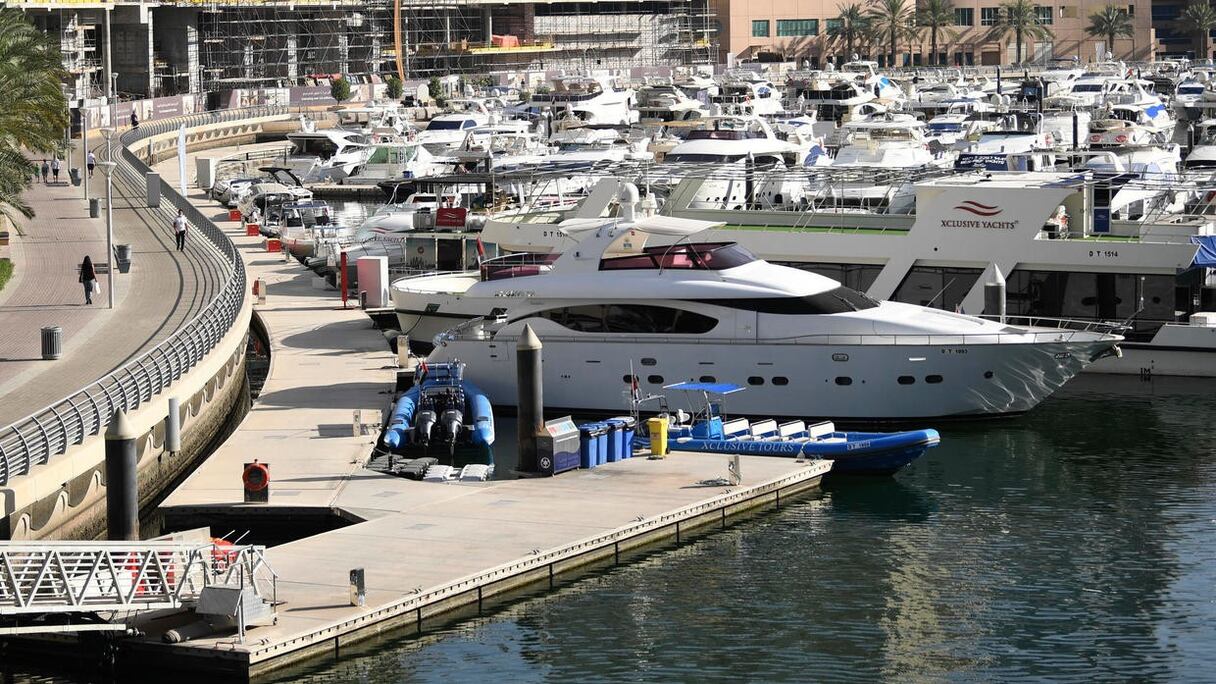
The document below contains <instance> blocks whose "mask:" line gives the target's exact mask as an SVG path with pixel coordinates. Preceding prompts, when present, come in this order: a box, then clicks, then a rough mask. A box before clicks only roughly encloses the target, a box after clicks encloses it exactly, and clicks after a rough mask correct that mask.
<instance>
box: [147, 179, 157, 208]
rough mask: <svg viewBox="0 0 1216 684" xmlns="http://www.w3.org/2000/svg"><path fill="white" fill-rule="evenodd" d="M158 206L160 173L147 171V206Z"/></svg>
mask: <svg viewBox="0 0 1216 684" xmlns="http://www.w3.org/2000/svg"><path fill="white" fill-rule="evenodd" d="M159 206H160V174H159V173H153V172H151V171H149V172H148V207H149V208H151V209H155V208H157V207H159Z"/></svg>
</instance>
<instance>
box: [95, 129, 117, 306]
mask: <svg viewBox="0 0 1216 684" xmlns="http://www.w3.org/2000/svg"><path fill="white" fill-rule="evenodd" d="M112 132H113V131H111V133H112ZM109 139H110V136H108V135H107V136H106V141H107V142H108V141H109ZM98 166H100V167H101V172H102V173H104V174H105V175H106V253H107V254H108V255H109V256H107V257H106V288H107V289H108V290H109V292H107V293H106V299H107V302H108V305H107V308H110V309H113V308H114V178H113V177H114V167H116V166H118V164H115V163H114V162H112V161H110V160H109V159H107V160H106V161H103V162H101V163H100V164H98Z"/></svg>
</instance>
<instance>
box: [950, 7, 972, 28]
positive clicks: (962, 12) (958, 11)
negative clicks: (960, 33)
mask: <svg viewBox="0 0 1216 684" xmlns="http://www.w3.org/2000/svg"><path fill="white" fill-rule="evenodd" d="M954 25H955V26H975V8H974V7H955V8H954Z"/></svg>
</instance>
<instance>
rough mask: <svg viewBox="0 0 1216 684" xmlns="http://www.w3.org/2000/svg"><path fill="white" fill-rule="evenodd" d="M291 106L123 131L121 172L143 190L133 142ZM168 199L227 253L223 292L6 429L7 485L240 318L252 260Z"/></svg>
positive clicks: (158, 383)
mask: <svg viewBox="0 0 1216 684" xmlns="http://www.w3.org/2000/svg"><path fill="white" fill-rule="evenodd" d="M286 112H287V109H286V108H285V107H265V108H256V109H246V110H231V111H225V112H216V113H207V114H196V115H192V116H186V117H179V118H176V119H168V120H165V121H157V122H152V123H148V124H144V125H142V126H140V127H139V128H138V129H133V130H130V131H127V132H126V133H125V134H123V135H122V137H121V141H122V146H121V156H120V157H119V159H118V167H117V168H116V173H121V174H123V175H124V176H125V177H126V178H127V179H128V181H130V182H131V183H132V184H133V185H135V187H142V186H144V185H145V184H146V174H147V173H148V171H149V169H148V167H147V165H146V164H144V162H143V161H142V160H141V159H140V157H139V156H138V155H137V154H136V152H134V151H132V147H133V146H134V145H136V144H137V143H139V142H140V141H142V140H146V139H148V138H151V137H153V136H158V135H161V136H163V135H164V134H165V133H168V132H171V131H175V130H178V129H179V128H180V127H181V126H182V125H183V124H185V126H186V127H187V128H191V127H196V126H204V125H207V124H214V123H223V122H227V121H237V120H241V119H247V118H253V117H259V116H274V115H281V114H285V113H286ZM161 198H162V202H167V203H168V204H169V205H171V206H172V208H173V209H174V210H176V209H181V210H182V212H183V213H184V214H185V215H186V218H187V220H188V221H189V222H190V223H191V225H192V226H193V229H194V234H196V235H202V236H203V237H204V238H205V239H206V242H205V243H203V244H206V245H208V246H209V247H210V248H211V249H214V250H215V251H216V252H217V253H218V254H219V255H220V256H221V257H222V258H221V261H222V263H223V264H224V266H225V267H226V270H227V272H226V273H224V274H223V275H222V278H223V285H222V287H221V288H220V290H219V292H218V294H217V295H216V296H215V297H214V298H213V299H212V300H211V301H210V302H208V303H207V305H206V306H205V307H204V308H203V309H202V310H201V311H200V312H199V313H198V315H196V316H195V317H194V318H193V319H191V320H190V321H189V322H187V323H186V324H185V325H184V326H182V327H180V328H178V329H177V330H176V331H174V332H173V333H172V334H171V335H170V336H169V337H167V338H166V339H164V340H163V341H162V342H161V343H160V344H158V345H156V347H154V348H152V349H151V350H149V351H148V352H146V353H144V354H142V355H140V356H139V357H137V358H135V359H134V360H132V361H130V362H128V363H127V364H125V365H123V366H122V367H121V368H118V369H117V370H115V371H113V372H111V373H109V374H107V375H106V376H104V377H102V378H101V379H100V380H97V381H96V382H94V383H92V384H90V385H88V386H87V387H85V388H83V389H81V390H80V391H79V392H76V393H75V394H73V395H71V396H69V397H66V398H64V399H62V400H60V401H58V402H56V403H55V404H53V405H51V406H48V407H46V408H43V409H41V410H38V411H35V412H34V413H33V414H31V415H30V416H28V417H27V418H24V419H22V420H19V421H17V422H15V423H13V424H12V425H9V426H7V427H4V428H2V429H0V485H6V484H8V483H9V481H10V480H11V479H12V478H13V477H16V476H20V475H25V474H27V473H29V472H30V469H31V468H32V467H34V466H35V465H40V464H44V463H47V462H48V461H49V460H50V459H51V458H53V457H55V456H57V455H60V454H63V453H65V452H67V450H68V449H69V448H71V447H72V446H73V445H76V444H81V443H83V442H84V441H85V440H86V439H88V438H89V437H90V436H93V435H97V434H100V433H101V432H103V431H104V430H105V428H106V426H107V425H108V424H109V422H110V418H111V416H112V415H113V414H114V412H115V411H118V410H122V411H128V412H129V411H132V410H134V409H136V408H138V407H140V406H141V405H142V404H144V403H146V402H149V401H151V400H152V398H153V397H154V396H156V395H158V394H159V393H161V392H163V391H164V390H165V389H167V388H169V387H170V386H171V385H172V384H173V383H174V382H176V381H177V380H178V379H180V378H181V377H182V376H183V375H185V374H186V373H188V372H189V371H190V370H191V369H192V368H194V367H195V366H196V365H198V364H199V362H200V361H202V360H203V359H204V358H205V357H206V356H207V355H208V354H209V353H210V352H211V351H212V350H213V349H214V348H215V347H216V345H217V344H219V342H220V340H221V339H223V338H224V337H225V335H227V334H228V332H229V330H230V329H231V328H232V326H233V323H234V322H235V321H237V320H238V318H239V315H240V312H241V309H242V306H243V302H244V296H245V289H246V276H245V265H244V262H243V261H242V260H241V257H240V255H239V253H238V252H237V248H236V245H235V244H233V242H232V241H231V240H229V239H228V237H227V236H226V235H224V233H223V232H222V231H221V230H220V229H219V228H217V227H216V226H215V224H214V223H212V222H211V220H210V219H208V218H207V217H206V216H204V215H203V214H202V213H201V212H199V211H198V210H197V209H195V208H194V206H193V205H191V204H190V202H189V201H188V200H187V199H186V198H184V197H182V196H181V195H180V194H179V193H178V192H177V191H176V190H174V189H173V188H172V187H170V186H169V184H167V183H165V182H163V181H161Z"/></svg>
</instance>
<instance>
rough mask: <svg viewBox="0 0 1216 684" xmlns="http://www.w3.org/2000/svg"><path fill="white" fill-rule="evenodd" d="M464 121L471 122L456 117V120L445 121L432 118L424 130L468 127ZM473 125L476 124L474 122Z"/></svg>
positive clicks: (448, 129)
mask: <svg viewBox="0 0 1216 684" xmlns="http://www.w3.org/2000/svg"><path fill="white" fill-rule="evenodd" d="M466 123H473V122H472V121H470V120H468V119H457V120H451V119H449V120H447V121H444V120H443V119H433V120H431V122H430V123H428V124H427V125H426V130H428V131H458V130H460V129H461V128H468V127H467V126H465V125H464V124H466ZM474 125H476V124H475V123H474Z"/></svg>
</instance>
